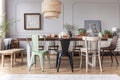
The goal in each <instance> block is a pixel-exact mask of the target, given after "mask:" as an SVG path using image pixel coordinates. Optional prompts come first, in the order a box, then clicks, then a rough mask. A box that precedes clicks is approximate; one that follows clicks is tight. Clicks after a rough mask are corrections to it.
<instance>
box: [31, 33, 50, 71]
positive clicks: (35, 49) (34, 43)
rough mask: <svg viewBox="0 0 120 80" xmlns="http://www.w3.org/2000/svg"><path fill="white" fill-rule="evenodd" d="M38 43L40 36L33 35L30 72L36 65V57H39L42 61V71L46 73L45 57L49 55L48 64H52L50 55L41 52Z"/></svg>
mask: <svg viewBox="0 0 120 80" xmlns="http://www.w3.org/2000/svg"><path fill="white" fill-rule="evenodd" d="M38 41H39V38H38V35H32V51H31V53H32V55H31V61H30V66H29V71H30V69H31V67H32V65H33V64H35V63H36V59H35V56H38V57H39V58H40V59H39V60H40V66H41V69H42V71H44V67H43V65H44V58H45V55H47V58H48V62H49V64H50V55H49V53H48V51H45V50H39V44H38Z"/></svg>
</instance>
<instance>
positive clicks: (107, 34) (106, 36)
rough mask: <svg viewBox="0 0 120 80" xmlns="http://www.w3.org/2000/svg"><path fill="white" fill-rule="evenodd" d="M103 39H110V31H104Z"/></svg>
mask: <svg viewBox="0 0 120 80" xmlns="http://www.w3.org/2000/svg"><path fill="white" fill-rule="evenodd" d="M104 37H105V38H110V37H112V33H111V31H110V30H104Z"/></svg>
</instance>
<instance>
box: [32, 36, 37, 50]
mask: <svg viewBox="0 0 120 80" xmlns="http://www.w3.org/2000/svg"><path fill="white" fill-rule="evenodd" d="M38 39H39V38H38V35H37V34H34V35H32V50H33V51H38V50H39V47H38V46H39V44H38V42H39V41H38Z"/></svg>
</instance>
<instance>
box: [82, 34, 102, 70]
mask: <svg viewBox="0 0 120 80" xmlns="http://www.w3.org/2000/svg"><path fill="white" fill-rule="evenodd" d="M82 39H83V40H84V41H85V47H84V48H81V56H80V68H81V65H82V56H85V58H86V72H88V65H91V66H92V67H95V62H96V56H98V60H99V67H100V71H101V72H102V67H101V59H100V45H101V39H100V38H99V37H86V36H84V37H82ZM89 54H91V55H92V62H91V63H90V62H89Z"/></svg>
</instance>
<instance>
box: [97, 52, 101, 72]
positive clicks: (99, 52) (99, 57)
mask: <svg viewBox="0 0 120 80" xmlns="http://www.w3.org/2000/svg"><path fill="white" fill-rule="evenodd" d="M98 60H99V67H100V71H101V72H102V66H101V58H100V52H98Z"/></svg>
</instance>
